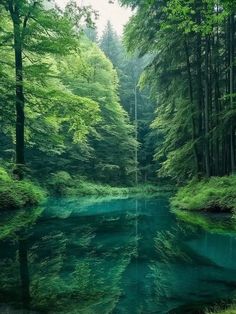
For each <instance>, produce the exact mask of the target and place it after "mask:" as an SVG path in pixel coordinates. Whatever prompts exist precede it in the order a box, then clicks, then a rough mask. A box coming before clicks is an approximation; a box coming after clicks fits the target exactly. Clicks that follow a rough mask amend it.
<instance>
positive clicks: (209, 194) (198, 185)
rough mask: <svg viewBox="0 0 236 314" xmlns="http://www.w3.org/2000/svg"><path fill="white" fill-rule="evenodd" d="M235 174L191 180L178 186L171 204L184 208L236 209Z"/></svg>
mask: <svg viewBox="0 0 236 314" xmlns="http://www.w3.org/2000/svg"><path fill="white" fill-rule="evenodd" d="M235 184H236V176H230V177H222V178H218V177H212V178H210V179H209V180H206V179H205V180H202V181H200V182H199V181H192V182H190V183H189V184H188V185H187V186H185V187H183V188H180V189H179V191H178V192H177V194H176V196H175V197H174V198H173V199H172V206H173V207H174V208H177V209H184V210H209V211H232V210H236V190H235Z"/></svg>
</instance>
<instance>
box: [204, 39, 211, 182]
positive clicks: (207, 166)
mask: <svg viewBox="0 0 236 314" xmlns="http://www.w3.org/2000/svg"><path fill="white" fill-rule="evenodd" d="M209 52H210V39H209V37H208V36H207V37H206V50H205V107H204V118H205V123H204V126H205V128H204V130H205V145H204V146H205V151H204V156H205V169H206V176H207V177H208V178H209V177H210V175H211V173H210V153H209Z"/></svg>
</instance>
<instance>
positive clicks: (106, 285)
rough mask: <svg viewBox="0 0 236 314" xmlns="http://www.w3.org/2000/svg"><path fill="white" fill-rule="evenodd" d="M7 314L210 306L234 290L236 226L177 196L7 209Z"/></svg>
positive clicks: (1, 242) (1, 241) (0, 232)
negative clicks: (216, 228)
mask: <svg viewBox="0 0 236 314" xmlns="http://www.w3.org/2000/svg"><path fill="white" fill-rule="evenodd" d="M0 221H1V225H0V228H1V229H0V313H1V314H2V313H8V314H9V313H17V314H18V313H19V314H20V313H67V314H72V313H73V314H74V313H75V314H77V313H83V314H85V313H86V314H93V313H94V314H100V313H101V314H106V313H114V314H123V313H124V314H136V313H137V314H138V313H140V314H141V313H143V314H149V313H158V314H162V313H163V314H164V313H181V314H184V313H203V308H204V307H205V306H207V305H210V304H214V303H216V302H218V301H220V300H226V301H228V300H230V299H233V298H234V295H235V290H236V263H235V261H236V234H234V233H230V232H228V233H225V234H224V233H223V234H222V233H217V232H216V233H213V232H211V233H210V232H207V231H204V230H203V229H201V227H196V226H193V225H188V224H187V223H183V222H181V221H179V220H178V219H177V218H176V217H175V216H174V215H173V214H172V213H170V211H169V206H168V197H164V196H163V197H158V198H137V199H135V198H127V199H113V200H107V199H104V200H93V199H50V200H49V201H48V203H47V204H46V205H45V206H44V207H43V208H36V209H33V210H27V211H19V212H15V213H8V214H1V216H0Z"/></svg>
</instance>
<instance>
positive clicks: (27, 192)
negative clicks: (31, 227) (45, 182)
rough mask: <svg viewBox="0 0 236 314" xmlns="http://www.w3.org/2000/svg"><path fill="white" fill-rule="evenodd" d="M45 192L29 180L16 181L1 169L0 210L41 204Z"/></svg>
mask: <svg viewBox="0 0 236 314" xmlns="http://www.w3.org/2000/svg"><path fill="white" fill-rule="evenodd" d="M44 197H45V193H44V191H43V190H42V189H41V188H40V187H39V186H37V185H36V184H34V183H32V182H31V181H29V180H24V181H15V180H13V179H12V178H11V176H10V175H9V174H8V173H7V172H6V171H5V170H4V169H3V168H0V210H3V209H4V210H6V209H16V208H23V207H26V206H33V205H37V204H39V203H40V202H41V201H42V200H43V199H44Z"/></svg>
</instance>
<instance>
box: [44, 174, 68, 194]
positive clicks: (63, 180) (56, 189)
mask: <svg viewBox="0 0 236 314" xmlns="http://www.w3.org/2000/svg"><path fill="white" fill-rule="evenodd" d="M46 184H47V186H48V189H49V190H50V192H51V193H52V194H56V195H67V194H69V189H70V188H72V187H73V180H72V178H71V175H70V174H69V173H68V172H66V171H58V172H56V173H53V174H51V176H50V178H49V179H48V180H47V182H46Z"/></svg>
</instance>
